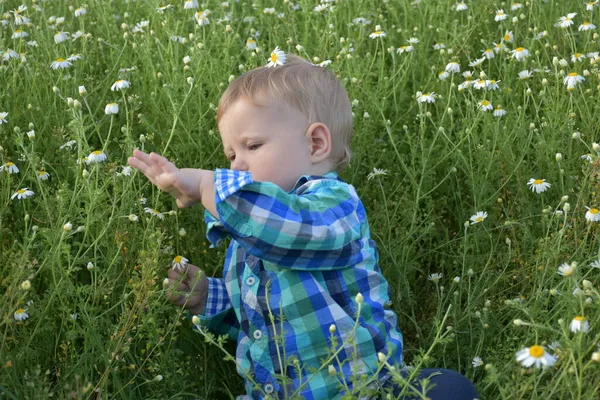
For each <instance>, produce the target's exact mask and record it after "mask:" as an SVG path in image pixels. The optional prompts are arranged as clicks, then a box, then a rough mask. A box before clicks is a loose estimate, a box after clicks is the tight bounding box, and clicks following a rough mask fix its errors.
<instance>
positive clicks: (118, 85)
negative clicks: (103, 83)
mask: <svg viewBox="0 0 600 400" xmlns="http://www.w3.org/2000/svg"><path fill="white" fill-rule="evenodd" d="M129 86H131V83H130V82H129V81H126V80H125V79H119V80H118V81H116V82H115V83H113V85H112V86H111V87H110V90H112V91H113V92H114V91H116V90H122V89H127V88H128V87H129Z"/></svg>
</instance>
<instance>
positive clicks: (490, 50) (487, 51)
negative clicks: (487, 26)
mask: <svg viewBox="0 0 600 400" xmlns="http://www.w3.org/2000/svg"><path fill="white" fill-rule="evenodd" d="M485 52H486V53H493V52H494V50H492V49H485Z"/></svg>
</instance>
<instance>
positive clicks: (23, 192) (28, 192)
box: [10, 188, 34, 200]
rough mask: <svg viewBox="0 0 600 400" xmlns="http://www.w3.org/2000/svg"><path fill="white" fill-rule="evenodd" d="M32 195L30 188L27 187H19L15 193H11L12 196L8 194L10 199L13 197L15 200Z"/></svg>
mask: <svg viewBox="0 0 600 400" xmlns="http://www.w3.org/2000/svg"><path fill="white" fill-rule="evenodd" d="M33 195H34V193H33V191H32V190H29V189H28V188H23V189H19V190H17V191H16V192H15V193H13V195H12V196H10V199H11V200H14V199H15V198H16V199H17V200H22V199H27V198H29V197H32V196H33Z"/></svg>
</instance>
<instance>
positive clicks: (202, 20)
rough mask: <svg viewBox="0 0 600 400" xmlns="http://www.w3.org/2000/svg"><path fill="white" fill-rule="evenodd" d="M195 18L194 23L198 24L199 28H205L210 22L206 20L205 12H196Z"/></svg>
mask: <svg viewBox="0 0 600 400" xmlns="http://www.w3.org/2000/svg"><path fill="white" fill-rule="evenodd" d="M195 18H196V22H197V23H198V25H199V26H206V25H208V24H210V20H209V19H208V14H207V13H206V12H200V11H198V12H197V13H196V14H195Z"/></svg>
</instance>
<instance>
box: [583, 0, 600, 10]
mask: <svg viewBox="0 0 600 400" xmlns="http://www.w3.org/2000/svg"><path fill="white" fill-rule="evenodd" d="M596 4H598V0H595V1H588V2H587V3H585V10H586V11H594V6H595V5H596Z"/></svg>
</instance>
